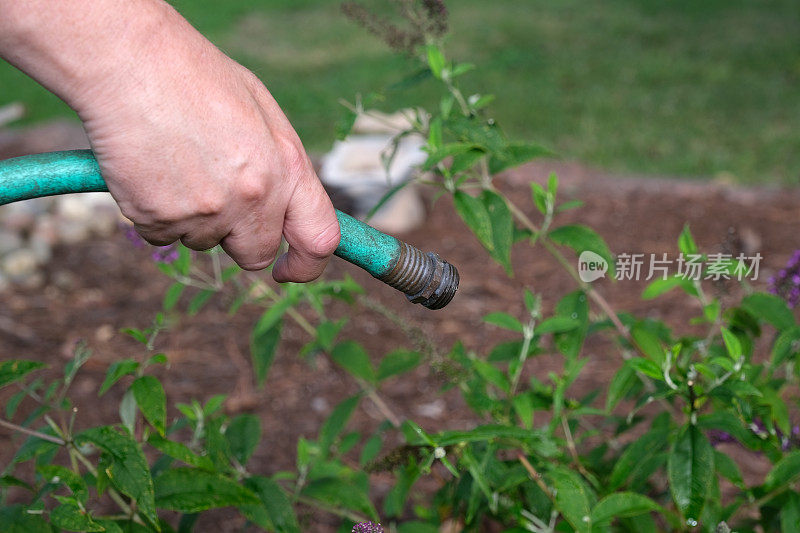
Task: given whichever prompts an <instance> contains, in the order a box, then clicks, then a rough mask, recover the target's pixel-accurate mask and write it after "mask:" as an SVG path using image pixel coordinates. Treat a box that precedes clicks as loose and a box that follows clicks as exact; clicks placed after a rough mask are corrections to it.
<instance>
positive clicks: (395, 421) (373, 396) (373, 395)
mask: <svg viewBox="0 0 800 533" xmlns="http://www.w3.org/2000/svg"><path fill="white" fill-rule="evenodd" d="M360 381H361V380H359V382H360ZM360 384H361V388H362V389H364V390H365V391H366V393H367V397H368V398H369V399H370V400H372V403H373V404H375V407H377V408H378V411H380V412H381V414H382V415H383V416H385V417H386V418H387V419H388V420H389V422H391V423H392V425H393V426H394V427H396V428H397V427H400V423H401V422H400V417H398V416H397V415H396V414H394V411H392V410H391V409H390V408H389V406H388V405H387V404H386V402H384V401H383V398H381V397H380V396H378V392H377V391H376V390H375V389H373V388H372V387H370V386H368V385H366V384H364V383H360Z"/></svg>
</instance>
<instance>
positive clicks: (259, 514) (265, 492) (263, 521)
mask: <svg viewBox="0 0 800 533" xmlns="http://www.w3.org/2000/svg"><path fill="white" fill-rule="evenodd" d="M244 486H245V487H247V488H248V489H250V490H251V491H252V492H253V493H255V495H256V496H257V497H258V499H259V500H261V504H260V505H244V506H239V510H240V511H242V514H244V515H245V516H246V517H247V518H248V519H250V520H251V521H252V522H254V523H256V524H258V525H259V526H261V527H262V528H264V529H268V530H274V531H276V532H277V533H300V525H299V524H298V523H297V517H296V516H295V514H294V509H293V508H292V503H291V502H290V501H289V498H287V497H286V493H284V491H283V490H282V489H281V487H280V485H278V484H277V483H276V482H275V481H273V480H272V479H270V478H268V477H264V476H253V477H249V478H246V479H245V480H244Z"/></svg>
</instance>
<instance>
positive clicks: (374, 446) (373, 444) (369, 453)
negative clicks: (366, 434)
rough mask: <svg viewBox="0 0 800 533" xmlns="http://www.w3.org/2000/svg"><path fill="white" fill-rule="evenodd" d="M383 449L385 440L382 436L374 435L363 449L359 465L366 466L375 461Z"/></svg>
mask: <svg viewBox="0 0 800 533" xmlns="http://www.w3.org/2000/svg"><path fill="white" fill-rule="evenodd" d="M381 447H383V439H381V436H380V435H373V436H372V437H370V438H369V440H367V442H366V443H365V444H364V447H363V448H362V449H361V455H360V456H359V458H358V464H360V465H361V466H364V465H366V464H367V463H369V462H370V461H372V460H373V459H375V458H376V457H377V456H378V454H379V453H380V451H381Z"/></svg>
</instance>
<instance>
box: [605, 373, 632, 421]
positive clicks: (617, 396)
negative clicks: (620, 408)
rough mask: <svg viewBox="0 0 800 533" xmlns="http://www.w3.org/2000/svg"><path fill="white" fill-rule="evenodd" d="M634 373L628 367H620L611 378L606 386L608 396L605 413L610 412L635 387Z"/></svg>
mask: <svg viewBox="0 0 800 533" xmlns="http://www.w3.org/2000/svg"><path fill="white" fill-rule="evenodd" d="M637 381H638V380H637V378H636V372H634V370H633V367H631V366H630V365H622V366H621V367H620V369H619V370H618V371H617V373H616V374H614V377H613V378H611V383H609V384H608V394H607V395H606V411H607V412H609V413H610V412H611V410H612V409H614V407H616V406H617V404H618V403H619V401H620V400H622V399H623V398H624V397H625V396H626V395H627V394H628V392H630V390H631V389H632V388H633V387H634V385H636V382H637Z"/></svg>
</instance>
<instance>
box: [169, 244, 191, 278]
mask: <svg viewBox="0 0 800 533" xmlns="http://www.w3.org/2000/svg"><path fill="white" fill-rule="evenodd" d="M171 266H172V267H173V268H175V270H177V271H178V273H180V274H181V275H183V276H188V275H189V270H190V269H191V268H192V251H191V250H189V248H187V247H186V246H184V245H183V244H178V258H177V259H176V260H175V262H174V263H172V265H171Z"/></svg>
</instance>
